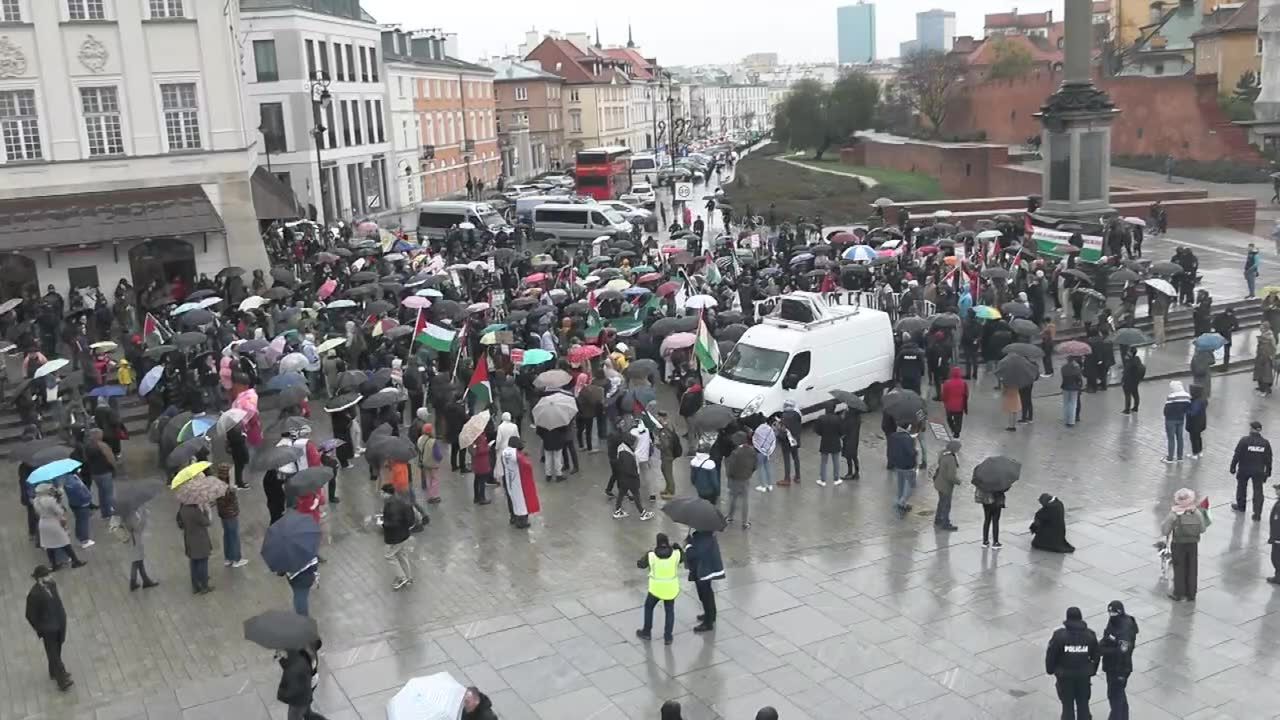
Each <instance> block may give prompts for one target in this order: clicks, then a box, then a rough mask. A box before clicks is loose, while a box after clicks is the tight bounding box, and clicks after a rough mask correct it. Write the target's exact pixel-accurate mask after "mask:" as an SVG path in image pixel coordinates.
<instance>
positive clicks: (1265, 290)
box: [1261, 285, 1280, 297]
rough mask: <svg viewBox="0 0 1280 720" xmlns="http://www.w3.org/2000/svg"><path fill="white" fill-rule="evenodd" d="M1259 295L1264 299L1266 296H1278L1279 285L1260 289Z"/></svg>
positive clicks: (1279, 292) (1279, 293) (1279, 291)
mask: <svg viewBox="0 0 1280 720" xmlns="http://www.w3.org/2000/svg"><path fill="white" fill-rule="evenodd" d="M1261 295H1262V297H1266V296H1268V295H1280V285H1268V286H1266V287H1264V288H1262V293H1261Z"/></svg>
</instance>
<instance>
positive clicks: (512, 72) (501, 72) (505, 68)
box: [489, 59, 564, 82]
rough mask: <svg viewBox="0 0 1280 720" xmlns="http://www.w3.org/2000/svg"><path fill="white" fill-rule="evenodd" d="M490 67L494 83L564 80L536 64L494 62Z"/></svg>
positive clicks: (505, 61)
mask: <svg viewBox="0 0 1280 720" xmlns="http://www.w3.org/2000/svg"><path fill="white" fill-rule="evenodd" d="M489 67H490V68H492V69H493V73H494V77H493V81H494V82H504V81H513V80H524V81H529V80H548V81H555V82H560V81H562V80H563V79H564V78H562V77H560V76H559V75H556V74H555V73H549V72H546V71H544V70H543V69H542V68H541V67H540V66H539V65H538V63H536V62H521V61H518V60H507V59H501V60H494V61H493V62H490V63H489Z"/></svg>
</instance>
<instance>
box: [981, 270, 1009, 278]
mask: <svg viewBox="0 0 1280 720" xmlns="http://www.w3.org/2000/svg"><path fill="white" fill-rule="evenodd" d="M982 277H984V278H986V279H988V280H1008V279H1009V271H1008V270H1005V269H1004V268H1002V267H989V268H984V269H983V270H982Z"/></svg>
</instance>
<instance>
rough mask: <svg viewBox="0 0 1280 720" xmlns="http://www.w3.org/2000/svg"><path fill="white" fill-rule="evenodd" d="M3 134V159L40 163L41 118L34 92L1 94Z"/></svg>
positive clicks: (15, 91)
mask: <svg viewBox="0 0 1280 720" xmlns="http://www.w3.org/2000/svg"><path fill="white" fill-rule="evenodd" d="M0 135H3V137H4V158H3V159H4V160H5V161H6V162H16V161H18V160H39V159H41V158H42V157H44V153H43V151H42V150H41V148H40V117H39V115H38V114H37V112H36V92H35V91H34V90H7V91H4V92H0Z"/></svg>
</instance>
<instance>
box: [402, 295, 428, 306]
mask: <svg viewBox="0 0 1280 720" xmlns="http://www.w3.org/2000/svg"><path fill="white" fill-rule="evenodd" d="M400 304H401V305H404V306H405V307H407V308H413V309H414V310H421V309H422V308H429V307H431V301H430V300H429V299H427V298H425V297H423V296H421V295H410V296H409V297H407V298H405V299H404V300H401V301H400Z"/></svg>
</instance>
